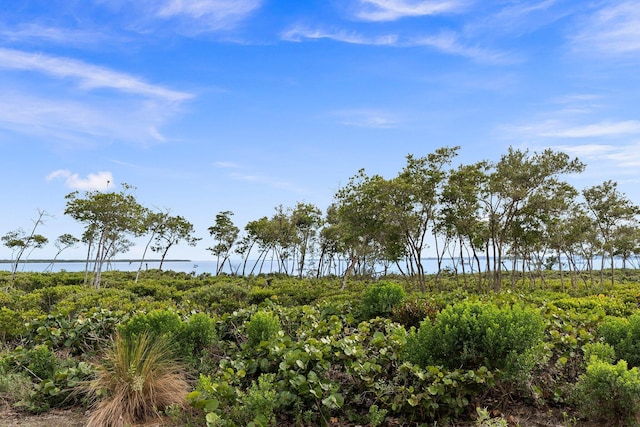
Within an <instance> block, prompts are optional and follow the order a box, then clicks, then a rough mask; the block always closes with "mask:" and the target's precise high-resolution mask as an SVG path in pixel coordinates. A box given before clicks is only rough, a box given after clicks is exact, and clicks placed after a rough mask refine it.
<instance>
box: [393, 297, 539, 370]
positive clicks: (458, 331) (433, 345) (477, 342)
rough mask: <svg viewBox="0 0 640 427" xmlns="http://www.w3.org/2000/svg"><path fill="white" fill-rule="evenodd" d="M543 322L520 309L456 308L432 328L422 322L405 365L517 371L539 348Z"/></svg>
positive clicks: (484, 305)
mask: <svg viewBox="0 0 640 427" xmlns="http://www.w3.org/2000/svg"><path fill="white" fill-rule="evenodd" d="M543 332H544V323H543V319H542V316H541V315H540V314H539V313H538V312H536V311H534V310H533V309H528V308H525V307H523V306H519V305H514V306H513V307H508V306H507V307H503V308H500V307H498V306H496V305H494V304H491V303H481V302H469V301H465V302H460V303H457V304H454V305H451V306H448V307H447V308H445V309H444V310H442V311H441V312H440V314H439V315H438V316H437V317H436V319H435V321H434V323H433V325H432V324H431V323H430V322H428V321H424V322H422V324H421V325H420V328H419V329H418V330H417V332H414V333H412V334H411V335H410V336H409V339H408V341H407V352H406V353H407V357H408V359H409V360H410V361H411V362H413V363H416V364H418V365H420V366H428V365H441V366H445V367H447V368H449V369H477V368H479V367H481V366H486V367H487V368H489V369H501V370H503V369H506V370H507V371H510V370H514V372H513V373H515V371H520V370H522V369H525V368H526V367H525V366H521V364H522V363H523V362H524V361H525V359H526V357H525V356H526V353H527V352H529V351H531V350H532V349H533V348H535V347H536V346H537V345H539V344H540V343H541V342H542V337H543Z"/></svg>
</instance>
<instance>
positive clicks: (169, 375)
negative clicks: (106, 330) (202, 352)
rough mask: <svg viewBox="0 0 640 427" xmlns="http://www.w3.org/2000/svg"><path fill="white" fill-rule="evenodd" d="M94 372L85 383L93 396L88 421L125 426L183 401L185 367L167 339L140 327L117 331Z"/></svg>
mask: <svg viewBox="0 0 640 427" xmlns="http://www.w3.org/2000/svg"><path fill="white" fill-rule="evenodd" d="M96 368H97V370H98V373H97V375H96V378H95V379H94V380H92V381H91V382H89V383H87V384H86V385H85V388H87V391H88V392H89V393H90V394H92V395H94V396H95V397H96V402H95V403H94V405H93V407H92V412H91V415H90V417H89V421H88V423H87V427H124V426H127V425H132V424H134V423H138V422H146V421H148V420H149V419H151V418H154V417H157V416H158V414H159V413H160V412H161V411H164V410H165V409H166V408H167V407H169V406H173V407H175V405H183V404H184V402H185V397H186V395H187V393H188V392H189V384H188V383H187V380H186V374H185V372H184V369H183V368H182V366H181V365H180V363H178V361H177V360H176V358H175V356H174V349H173V347H172V345H171V344H170V342H169V341H168V339H166V338H164V337H157V336H156V337H152V336H150V335H149V334H147V333H142V334H139V335H136V336H134V337H131V336H125V335H120V334H118V335H116V337H115V339H114V342H113V345H112V346H111V347H110V348H109V349H108V350H107V353H106V355H105V358H104V360H103V361H102V362H101V363H99V364H98V365H97V366H96Z"/></svg>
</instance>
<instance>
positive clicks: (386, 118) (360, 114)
mask: <svg viewBox="0 0 640 427" xmlns="http://www.w3.org/2000/svg"><path fill="white" fill-rule="evenodd" d="M327 117H330V118H333V119H334V120H336V121H337V122H338V123H339V124H341V125H344V126H355V127H361V128H374V129H389V128H395V127H397V126H399V125H400V123H401V120H400V119H399V118H398V117H396V116H395V115H394V114H391V113H388V112H384V111H379V110H371V109H362V110H341V111H334V112H331V113H328V114H327Z"/></svg>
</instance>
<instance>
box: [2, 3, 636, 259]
mask: <svg viewBox="0 0 640 427" xmlns="http://www.w3.org/2000/svg"><path fill="white" fill-rule="evenodd" d="M639 69H640V7H638V3H637V2H636V1H597V0H596V1H584V0H530V1H518V0H496V1H480V0H429V1H419V0H322V1H320V0H318V1H316V0H306V1H293V0H289V1H284V0H192V1H188V0H48V1H42V0H38V1H32V0H3V1H2V3H1V4H0V93H1V94H2V96H0V156H1V159H2V166H1V168H0V178H1V179H2V194H3V198H2V200H3V206H2V209H1V210H0V234H1V235H3V234H5V233H6V232H7V231H10V230H13V229H16V228H18V227H22V228H25V229H28V228H29V227H30V226H31V220H32V219H34V218H36V216H37V210H38V209H41V210H45V211H47V212H48V213H49V214H50V215H51V217H49V218H48V219H47V222H46V225H45V226H44V227H42V228H41V229H40V232H41V233H42V234H44V235H46V236H47V237H49V238H50V240H51V241H53V240H54V239H55V238H56V237H57V236H58V235H60V234H62V233H65V232H71V233H75V234H76V235H79V234H80V233H81V228H80V227H79V225H78V224H76V223H75V222H74V221H73V220H72V219H70V218H67V217H65V216H64V215H63V211H64V203H65V200H64V196H65V195H66V194H68V193H70V192H71V191H74V190H81V191H84V190H90V189H96V188H104V186H105V185H106V182H107V181H110V182H111V186H112V187H111V188H116V189H117V188H118V187H117V186H118V185H119V184H120V183H128V184H131V185H134V186H136V187H137V189H136V192H135V194H136V196H137V197H138V200H139V201H140V202H141V203H143V204H145V205H146V206H148V207H157V208H161V209H169V210H170V211H171V213H172V214H174V215H182V216H184V217H186V218H187V219H188V220H189V221H191V222H192V223H193V224H194V226H195V228H196V231H197V234H198V236H200V237H203V241H202V242H201V243H200V244H199V246H198V247H196V248H189V247H186V246H185V247H177V248H176V249H175V250H173V252H171V253H170V255H169V256H170V257H185V258H190V259H194V260H205V259H211V255H210V254H209V253H208V252H207V251H206V249H205V248H206V247H208V246H210V245H211V243H212V242H211V240H210V238H209V237H208V234H207V231H206V230H207V227H209V226H210V225H213V223H214V218H215V215H216V213H218V212H220V211H224V210H231V211H233V212H234V213H235V216H234V217H233V219H234V221H235V222H236V224H237V225H238V226H239V227H240V228H243V227H244V225H245V224H246V223H247V222H248V221H251V220H254V219H258V218H260V217H262V216H265V215H267V216H270V215H271V214H272V213H273V212H274V208H275V207H276V206H278V205H280V204H282V205H283V206H284V207H289V206H294V205H295V204H296V203H297V202H306V203H314V204H316V205H317V206H319V207H320V208H321V209H323V210H324V209H325V208H326V207H327V206H328V205H329V203H330V202H331V200H332V198H333V194H334V193H335V191H336V190H337V189H338V188H339V187H340V186H342V185H344V184H345V183H346V182H347V181H348V179H349V177H350V176H352V175H355V174H356V172H357V171H358V169H360V168H363V167H364V168H365V169H366V171H367V172H368V173H369V174H375V173H377V174H381V175H383V176H386V177H392V176H394V175H395V174H396V173H397V172H398V171H399V170H400V169H401V168H402V167H403V165H404V162H405V156H406V155H407V154H409V153H411V154H414V155H415V156H423V155H426V154H428V153H431V152H433V151H434V150H435V149H437V148H439V147H444V146H455V145H460V146H461V147H462V148H461V151H460V155H459V156H458V159H457V161H458V162H461V163H473V162H476V161H479V160H485V159H486V160H498V159H499V157H500V155H502V154H504V153H505V152H506V151H507V148H508V147H509V146H513V147H516V148H522V149H529V150H531V151H540V150H542V149H545V148H554V149H556V150H562V151H565V152H567V153H569V154H570V155H572V156H578V157H579V158H580V159H581V160H583V161H584V162H585V163H587V165H588V166H587V170H586V172H585V173H583V174H581V175H580V176H579V177H571V178H570V179H571V182H572V183H573V184H574V185H576V187H578V188H584V187H586V186H591V185H596V184H600V183H602V182H603V181H605V180H608V179H612V180H615V181H617V182H618V183H619V188H620V190H621V191H623V192H624V193H626V194H627V196H628V197H629V198H631V199H632V200H633V201H634V202H635V203H640V189H639V188H638V187H639V185H638V184H639V183H640V175H639V174H638V172H637V171H638V167H639V166H640V115H639V113H640V103H639V102H638V99H640V72H639ZM114 186H115V187H114ZM141 250H142V248H141V246H137V247H135V248H134V249H133V250H132V252H131V253H130V254H129V256H136V255H137V254H138V253H140V251H141ZM54 252H55V249H54V247H53V245H52V244H50V245H49V247H48V249H45V250H42V251H39V252H37V253H34V254H32V258H40V257H47V256H52V254H53V253H54ZM10 255H11V254H10V251H9V250H8V249H7V248H5V247H4V246H3V247H0V258H9V257H10ZM64 256H65V257H73V256H77V257H80V258H82V257H83V256H84V250H83V249H81V248H79V249H78V250H76V251H75V252H67V253H65V255H64Z"/></svg>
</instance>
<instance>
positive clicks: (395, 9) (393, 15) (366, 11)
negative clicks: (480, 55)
mask: <svg viewBox="0 0 640 427" xmlns="http://www.w3.org/2000/svg"><path fill="white" fill-rule="evenodd" d="M466 3H467V2H464V1H455V0H427V1H425V0H422V1H416V0H358V1H357V4H356V6H355V7H356V8H355V11H354V16H355V17H356V18H357V19H361V20H363V21H373V22H384V21H396V20H398V19H401V18H407V17H416V16H428V15H439V14H444V13H455V12H459V11H460V10H462V9H464V8H465V7H466Z"/></svg>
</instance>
